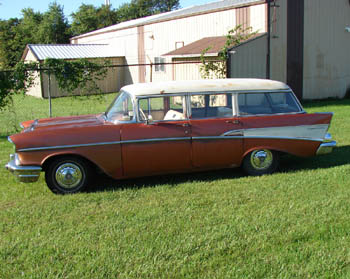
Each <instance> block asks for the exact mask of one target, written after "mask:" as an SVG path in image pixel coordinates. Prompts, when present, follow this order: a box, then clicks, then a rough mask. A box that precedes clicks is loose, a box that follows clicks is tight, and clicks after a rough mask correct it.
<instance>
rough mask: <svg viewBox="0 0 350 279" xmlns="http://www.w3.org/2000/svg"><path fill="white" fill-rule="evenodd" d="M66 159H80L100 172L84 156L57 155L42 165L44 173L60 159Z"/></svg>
mask: <svg viewBox="0 0 350 279" xmlns="http://www.w3.org/2000/svg"><path fill="white" fill-rule="evenodd" d="M65 157H70V158H77V159H80V160H82V161H84V162H85V163H87V164H89V165H90V166H91V167H92V168H93V169H94V170H99V168H98V167H97V166H96V165H95V164H94V163H93V162H91V161H90V160H88V159H86V158H85V157H83V156H80V155H76V154H61V155H56V156H52V157H50V158H47V159H46V160H45V161H44V163H43V165H42V169H43V171H46V169H47V168H48V167H49V165H50V164H51V163H52V162H53V161H55V160H57V159H60V158H65Z"/></svg>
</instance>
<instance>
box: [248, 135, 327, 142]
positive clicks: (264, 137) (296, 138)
mask: <svg viewBox="0 0 350 279" xmlns="http://www.w3.org/2000/svg"><path fill="white" fill-rule="evenodd" d="M244 138H245V139H283V140H304V141H321V142H322V141H323V139H316V138H302V137H300V138H298V137H278V136H244Z"/></svg>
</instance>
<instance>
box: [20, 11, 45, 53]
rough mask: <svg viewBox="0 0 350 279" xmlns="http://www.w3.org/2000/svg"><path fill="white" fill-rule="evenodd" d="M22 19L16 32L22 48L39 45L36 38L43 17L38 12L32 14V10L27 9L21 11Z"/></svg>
mask: <svg viewBox="0 0 350 279" xmlns="http://www.w3.org/2000/svg"><path fill="white" fill-rule="evenodd" d="M22 15H23V17H22V19H21V21H20V24H19V26H18V32H19V33H20V36H21V38H22V42H21V43H22V47H23V49H24V47H25V46H26V45H27V44H37V43H40V39H39V38H38V32H39V26H40V24H41V23H42V21H43V15H42V14H41V13H40V12H34V11H33V9H31V8H27V9H23V10H22Z"/></svg>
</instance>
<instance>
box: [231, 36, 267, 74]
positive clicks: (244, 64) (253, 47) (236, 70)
mask: <svg viewBox="0 0 350 279" xmlns="http://www.w3.org/2000/svg"><path fill="white" fill-rule="evenodd" d="M266 54H267V35H264V36H261V37H258V38H256V39H254V40H251V41H249V42H247V43H245V44H242V45H240V46H238V47H236V48H234V49H232V51H230V59H229V61H230V63H229V64H230V65H229V67H230V70H229V73H230V77H231V78H266Z"/></svg>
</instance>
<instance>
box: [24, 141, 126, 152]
mask: <svg viewBox="0 0 350 279" xmlns="http://www.w3.org/2000/svg"><path fill="white" fill-rule="evenodd" d="M120 143H121V142H120V141H111V142H98V143H86V144H72V145H56V146H45V147H32V148H22V149H18V151H19V152H29V151H42V150H52V149H67V148H76V147H89V146H100V145H113V144H120Z"/></svg>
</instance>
